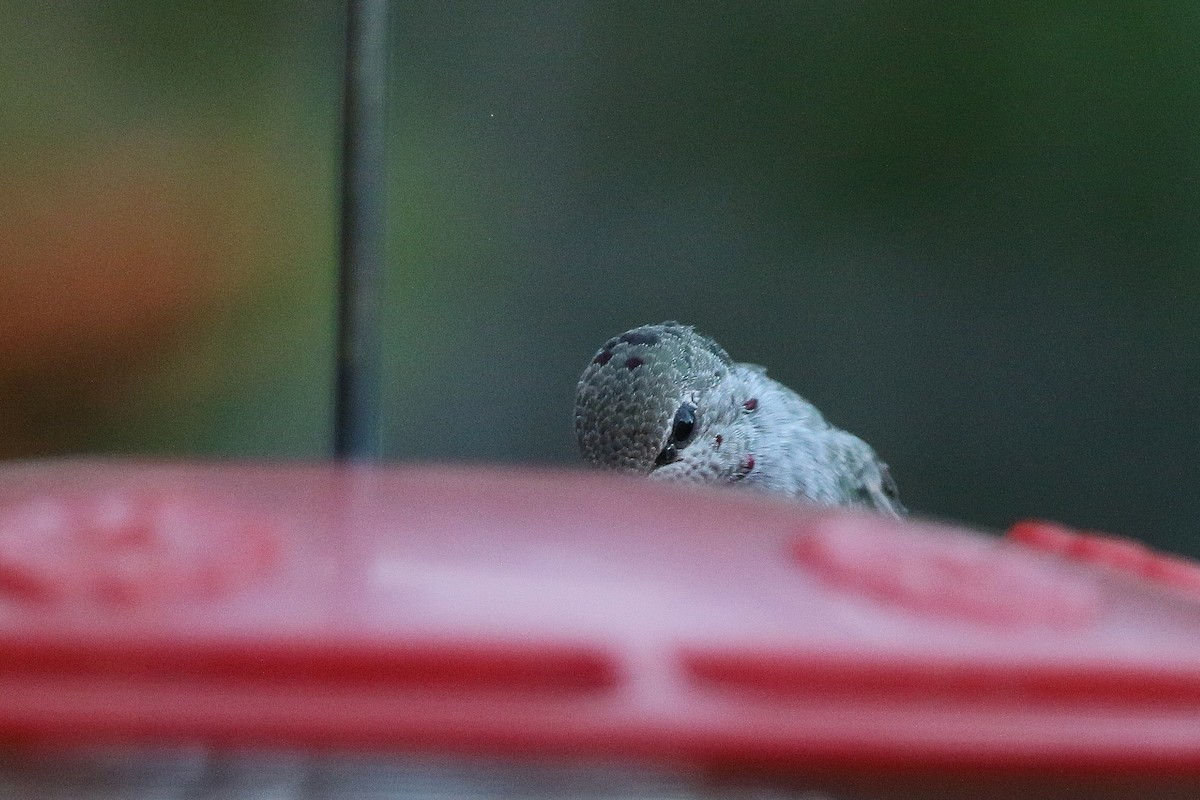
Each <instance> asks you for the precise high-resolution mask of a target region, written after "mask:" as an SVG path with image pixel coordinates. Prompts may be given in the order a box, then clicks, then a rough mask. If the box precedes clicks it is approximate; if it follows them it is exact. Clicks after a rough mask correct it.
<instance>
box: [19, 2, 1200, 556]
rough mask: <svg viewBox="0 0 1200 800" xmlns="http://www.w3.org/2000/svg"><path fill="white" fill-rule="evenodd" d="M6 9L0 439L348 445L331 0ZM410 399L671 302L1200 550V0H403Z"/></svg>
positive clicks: (571, 343) (460, 430)
mask: <svg viewBox="0 0 1200 800" xmlns="http://www.w3.org/2000/svg"><path fill="white" fill-rule="evenodd" d="M332 5H333V4H318V3H311V4H303V3H280V2H228V1H226V2H216V3H209V4H191V5H189V4H161V3H152V2H146V1H145V0H141V1H140V2H134V1H132V0H130V1H128V2H102V3H95V4H91V3H88V4H85V3H33V2H10V3H6V4H4V5H3V6H0V82H2V83H0V115H2V116H0V119H3V123H4V124H3V125H0V144H2V147H0V161H2V164H0V165H2V168H3V174H4V175H5V180H4V181H3V184H2V188H0V258H3V262H2V264H0V419H3V420H4V425H3V428H2V430H0V455H3V456H5V457H10V458H13V457H28V456H36V455H46V454H60V453H76V452H118V453H152V454H171V455H197V456H205V457H210V456H235V457H309V458H311V457H322V456H323V455H324V454H325V453H326V452H327V451H328V448H329V440H330V429H329V417H330V407H331V386H330V384H331V376H332V369H331V358H332V326H333V310H334V300H333V294H332V293H333V287H334V259H335V254H336V252H337V247H336V234H337V230H336V217H337V198H336V190H337V176H338V165H337V160H336V159H337V156H338V146H339V138H338V124H339V122H338V109H339V92H340V89H339V74H338V72H339V69H340V55H341V30H342V29H341V26H342V18H341V15H340V11H339V10H338V9H336V8H333V7H331V6H332ZM392 16H393V24H392V31H391V34H392V36H391V50H390V53H391V59H392V63H391V69H392V82H391V87H392V91H391V109H390V113H391V134H390V140H391V162H390V165H389V175H388V181H389V186H390V189H391V193H390V204H391V207H390V212H389V216H390V220H391V230H390V231H389V242H390V244H389V251H390V257H391V264H390V272H389V288H388V297H387V307H388V309H389V318H388V325H387V342H386V343H387V376H388V378H387V382H386V397H385V398H384V402H385V408H386V420H387V424H386V437H387V450H388V453H389V454H390V455H391V456H392V457H394V458H396V459H404V460H409V459H421V460H431V459H432V460H439V461H445V460H470V461H493V462H494V461H499V462H534V463H556V464H574V463H575V462H576V456H575V450H574V441H573V434H572V430H571V402H572V395H573V389H574V383H575V380H576V378H577V376H578V374H579V372H580V371H581V370H582V368H583V366H584V365H585V364H586V363H587V361H588V360H589V359H590V357H591V355H592V354H593V352H594V351H595V349H596V348H597V347H598V346H599V345H600V344H601V343H602V342H603V341H604V340H605V339H606V338H607V337H609V336H610V335H612V334H614V333H617V332H619V331H622V330H624V329H626V328H629V327H632V326H634V325H637V324H640V323H645V322H657V321H661V320H663V319H668V318H674V319H679V320H682V321H685V322H689V323H692V324H694V325H696V326H698V327H699V328H700V329H701V330H703V331H705V332H707V333H709V334H711V335H712V336H714V337H715V338H717V339H718V340H719V341H720V342H722V343H723V344H724V345H725V347H726V348H727V349H728V350H729V351H730V352H731V353H732V354H733V355H734V356H735V357H736V358H739V359H743V360H748V361H754V362H757V363H762V364H767V365H769V367H770V369H771V372H772V374H773V375H775V376H776V377H777V378H779V379H780V380H782V381H784V382H785V383H787V384H789V385H791V386H792V387H793V388H796V389H797V390H798V391H800V392H801V393H802V394H804V395H805V396H807V397H808V398H809V399H811V400H812V401H813V402H815V403H816V404H817V405H818V406H819V407H820V408H821V409H822V410H823V411H824V412H825V413H826V415H827V416H828V417H830V419H831V420H832V421H834V422H835V423H836V424H838V425H840V426H843V427H846V428H848V429H850V430H852V431H854V432H855V433H858V434H859V435H861V436H862V437H863V438H865V439H867V440H868V441H870V442H871V443H872V444H873V445H874V446H875V447H876V449H877V450H879V451H880V453H881V454H882V455H883V457H884V458H885V459H886V460H887V461H888V462H890V463H891V465H892V471H893V473H894V474H895V476H896V477H897V479H898V481H899V483H900V487H901V495H902V497H903V498H904V500H905V502H906V503H907V504H908V505H909V507H910V508H912V509H913V510H915V511H917V512H919V513H925V514H932V515H937V516H945V517H950V518H954V519H960V520H965V521H970V522H974V523H979V524H984V525H989V526H1002V525H1005V524H1007V523H1009V522H1011V521H1012V520H1014V519H1017V518H1020V517H1028V516H1040V517H1051V518H1055V519H1058V520H1061V521H1064V522H1067V523H1070V524H1074V525H1078V526H1083V527H1090V528H1097V529H1105V530H1109V531H1114V532H1120V533H1124V534H1128V535H1134V536H1139V537H1142V538H1144V539H1147V540H1149V541H1151V542H1153V543H1155V544H1157V545H1160V546H1164V547H1169V548H1172V549H1177V550H1182V551H1185V552H1192V553H1197V552H1200V538H1198V537H1197V535H1196V534H1197V521H1198V520H1200V497H1198V493H1197V492H1196V491H1195V486H1196V475H1197V464H1200V429H1198V426H1197V419H1198V412H1200V391H1198V388H1197V387H1198V383H1200V382H1198V378H1200V369H1198V366H1197V365H1198V363H1200V335H1198V333H1197V326H1196V324H1195V316H1196V313H1195V311H1196V308H1197V301H1198V300H1200V269H1198V261H1197V257H1198V255H1200V133H1198V132H1200V5H1197V4H1195V3H1192V2H1182V1H1180V2H1167V3H1159V4H1150V5H1137V4H1127V5H1124V6H1122V5H1104V6H1097V5H1094V4H1086V3H1061V2H1052V3H1022V2H1004V3H983V4H964V5H962V6H961V7H956V6H953V5H951V4H944V3H937V2H910V3H895V2H890V3H854V4H851V3H829V2H809V3H794V2H788V3H782V2H780V3H755V4H712V3H665V4H653V5H652V4H644V3H592V4H582V3H580V4H574V3H571V4H541V3H526V2H515V3H507V4H484V3H460V2H445V3H436V4H434V3H429V4H425V3H402V2H398V3H394V4H393V8H392Z"/></svg>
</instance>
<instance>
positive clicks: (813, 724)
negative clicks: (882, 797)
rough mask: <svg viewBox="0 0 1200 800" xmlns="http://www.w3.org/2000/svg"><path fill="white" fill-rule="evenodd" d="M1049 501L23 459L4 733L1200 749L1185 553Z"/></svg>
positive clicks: (648, 752) (668, 748) (706, 752)
mask: <svg viewBox="0 0 1200 800" xmlns="http://www.w3.org/2000/svg"><path fill="white" fill-rule="evenodd" d="M1039 525H1040V524H1032V523H1031V524H1030V525H1027V526H1025V527H1023V528H1018V529H1015V530H1014V532H1013V536H1012V539H1013V540H1004V539H1000V538H997V537H992V536H988V535H985V534H982V533H978V532H974V531H969V530H964V529H959V528H955V527H952V526H947V525H941V524H933V523H924V522H920V521H909V522H903V521H896V520H890V519H885V518H882V517H877V516H870V515H864V514H856V513H852V512H843V511H833V510H823V509H817V508H814V507H807V506H802V505H796V504H789V503H781V502H778V501H772V500H769V499H765V498H761V497H758V496H755V495H751V494H748V493H743V492H736V491H702V490H690V489H686V488H680V487H669V486H662V485H656V484H653V483H650V482H644V481H636V480H623V479H617V478H611V477H606V476H602V475H595V474H584V473H576V472H534V471H521V470H503V469H469V468H442V467H430V466H420V467H407V468H366V467H356V468H337V467H333V466H317V465H247V464H143V463H132V462H111V461H82V462H67V463H55V462H44V463H31V464H16V465H8V466H6V467H4V468H3V469H0V737H4V738H5V739H6V740H9V741H12V740H33V741H36V742H43V743H51V744H59V743H70V742H113V741H120V742H131V743H135V744H136V743H139V742H140V743H146V742H162V741H178V742H188V741H197V740H198V741H205V742H209V743H214V744H219V745H223V746H226V745H227V746H234V747H250V748H254V747H266V746H275V745H291V746H299V747H313V748H329V747H356V748H362V747H367V748H379V749H383V750H391V751H396V752H409V751H425V752H437V753H459V754H468V755H470V754H485V753H507V754H511V755H519V756H522V757H525V756H538V757H555V756H561V755H572V756H587V757H589V758H603V757H616V758H620V759H625V760H630V761H638V760H646V761H650V760H668V761H672V762H679V763H684V764H694V765H698V766H712V765H742V766H754V765H773V766H776V767H782V768H786V769H810V768H811V769H824V768H828V769H845V768H854V769H872V770H882V771H888V770H919V769H929V768H938V769H940V768H946V769H953V770H975V771H977V772H980V773H982V772H990V771H995V770H1011V769H1017V770H1032V771H1033V772H1034V773H1037V772H1042V773H1044V774H1047V775H1051V774H1053V775H1055V776H1058V777H1060V778H1061V776H1062V775H1064V774H1071V773H1078V774H1081V775H1083V774H1091V775H1093V776H1095V775H1116V774H1120V773H1140V774H1143V775H1157V774H1159V773H1164V774H1165V773H1167V772H1173V773H1174V774H1176V775H1179V774H1181V773H1183V774H1188V775H1191V774H1195V775H1197V776H1200V604H1197V602H1196V598H1197V597H1198V596H1200V595H1197V594H1196V593H1195V592H1192V591H1179V590H1178V589H1177V588H1175V586H1176V585H1178V584H1180V583H1181V582H1182V583H1186V576H1187V575H1190V574H1191V573H1188V572H1187V571H1186V569H1184V568H1185V567H1186V568H1190V569H1192V570H1195V567H1194V566H1192V565H1191V564H1189V563H1188V562H1184V561H1182V560H1180V559H1173V558H1167V557H1163V556H1157V555H1154V554H1150V553H1149V551H1143V550H1142V549H1140V548H1138V547H1131V546H1128V545H1126V544H1124V543H1121V546H1119V547H1117V546H1113V545H1111V544H1109V543H1108V542H1107V540H1086V541H1088V542H1090V544H1088V545H1087V546H1083V545H1082V544H1081V541H1084V540H1080V539H1079V538H1078V535H1077V534H1075V533H1073V532H1071V531H1068V530H1066V529H1063V528H1059V527H1051V526H1041V527H1038V526H1039ZM1014 540H1015V541H1014ZM1156 565H1157V566H1156ZM1163 565H1167V566H1163ZM1172 569H1178V570H1179V572H1178V573H1174V572H1172V571H1171V570H1172ZM1180 575H1182V576H1184V577H1183V578H1181V577H1179V576H1180Z"/></svg>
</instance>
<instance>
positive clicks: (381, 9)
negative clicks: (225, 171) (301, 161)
mask: <svg viewBox="0 0 1200 800" xmlns="http://www.w3.org/2000/svg"><path fill="white" fill-rule="evenodd" d="M386 56H387V0H348V1H347V4H346V64H345V87H344V89H343V92H344V96H343V100H342V103H343V107H342V215H341V259H340V264H339V276H338V331H337V339H338V341H337V389H336V392H337V394H336V399H335V412H334V413H335V415H336V418H335V421H334V445H333V447H334V455H335V457H336V458H338V459H340V460H344V459H355V460H373V459H378V458H379V456H380V449H381V442H380V435H379V427H380V426H379V416H380V413H379V371H380V331H379V326H380V318H379V316H380V297H379V295H380V290H381V288H382V286H381V283H382V274H383V261H384V225H383V223H384V214H383V209H384V163H385V153H384V151H385V147H384V133H385V130H384V129H385V112H384V97H385V93H386V90H387V89H386V71H387V70H386V62H387V58H386Z"/></svg>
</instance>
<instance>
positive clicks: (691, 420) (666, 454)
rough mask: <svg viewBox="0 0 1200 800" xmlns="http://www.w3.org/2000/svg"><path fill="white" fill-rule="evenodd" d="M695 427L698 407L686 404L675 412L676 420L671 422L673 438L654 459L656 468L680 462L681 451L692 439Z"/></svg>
mask: <svg viewBox="0 0 1200 800" xmlns="http://www.w3.org/2000/svg"><path fill="white" fill-rule="evenodd" d="M695 427H696V407H695V406H694V405H692V404H691V403H684V404H683V405H681V406H680V407H679V410H678V411H676V412H675V419H674V420H672V421H671V436H670V438H669V439H667V446H666V447H664V448H663V449H662V452H661V453H659V454H658V458H656V459H654V466H655V467H665V466H666V465H667V464H670V463H673V462H674V461H676V460H678V458H679V449H680V448H681V447H683V446H684V445H686V444H687V443H688V439H691V438H692V431H693V429H695Z"/></svg>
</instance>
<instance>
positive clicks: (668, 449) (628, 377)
mask: <svg viewBox="0 0 1200 800" xmlns="http://www.w3.org/2000/svg"><path fill="white" fill-rule="evenodd" d="M683 433H686V434H687V436H686V437H685V438H684V439H682V440H679V439H678V437H677V436H676V434H683ZM575 435H576V438H577V439H578V441H579V449H580V452H581V453H582V454H583V458H584V460H585V461H587V462H588V463H589V464H591V465H593V466H596V467H600V468H605V469H612V470H620V471H625V472H634V473H640V474H645V475H649V476H650V477H651V478H655V479H660V480H673V481H685V482H691V483H716V484H734V483H736V484H739V485H742V486H745V487H748V488H753V489H760V490H764V491H768V492H775V493H779V494H783V495H787V496H789V497H794V498H797V499H802V500H808V501H810V502H814V503H819V504H822V505H837V506H860V507H866V508H873V509H876V510H878V511H881V512H884V513H887V514H893V515H896V516H902V515H903V514H904V513H905V511H904V507H903V506H902V505H901V504H900V501H899V500H898V499H897V496H896V486H895V483H894V482H893V481H892V479H891V476H890V475H889V474H888V470H887V465H885V464H884V463H883V462H882V461H880V460H879V457H878V456H876V454H875V451H874V450H872V449H871V447H870V446H869V445H868V444H867V443H866V442H864V441H862V440H861V439H859V438H858V437H856V436H853V435H852V434H849V433H847V432H846V431H843V430H839V429H838V428H835V427H833V426H832V425H830V424H829V423H828V422H826V421H825V418H824V417H823V416H821V412H820V411H818V410H817V409H816V407H814V406H813V405H812V404H811V403H809V402H807V401H806V400H804V398H802V397H800V396H799V395H798V394H796V393H795V392H793V391H792V390H791V389H789V388H787V387H786V386H784V385H783V384H781V383H779V382H778V381H775V380H772V379H771V378H769V377H767V374H766V370H764V369H763V368H762V367H758V366H755V365H753V364H739V363H736V362H734V361H733V359H731V358H730V357H729V354H728V353H726V352H725V350H724V349H722V348H721V346H720V345H719V344H717V343H716V342H714V341H713V340H712V339H709V338H708V337H706V336H703V335H701V334H699V333H697V332H696V331H695V329H694V328H692V327H691V326H688V325H681V324H680V323H678V322H664V323H662V324H659V325H643V326H641V327H639V328H634V329H632V330H630V331H626V332H625V333H623V334H621V335H620V336H615V337H613V338H612V339H609V340H608V341H607V342H606V343H605V344H604V347H602V348H601V349H600V351H599V352H597V353H596V356H595V357H594V358H593V359H592V362H591V363H590V364H589V365H588V367H587V369H585V370H584V372H583V375H582V377H581V378H580V379H579V386H578V388H577V389H576V394H575Z"/></svg>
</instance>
